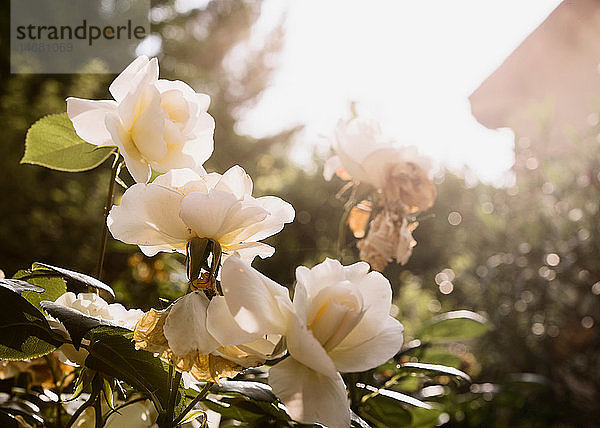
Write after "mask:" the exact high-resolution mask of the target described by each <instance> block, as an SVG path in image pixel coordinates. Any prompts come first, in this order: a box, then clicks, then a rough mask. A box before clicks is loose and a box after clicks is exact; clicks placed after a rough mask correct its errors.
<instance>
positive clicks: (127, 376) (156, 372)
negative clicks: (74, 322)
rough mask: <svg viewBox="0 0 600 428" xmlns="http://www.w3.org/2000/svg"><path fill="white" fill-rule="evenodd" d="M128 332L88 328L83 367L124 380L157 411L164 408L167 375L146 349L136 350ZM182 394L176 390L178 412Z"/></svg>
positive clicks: (165, 403) (168, 381)
mask: <svg viewBox="0 0 600 428" xmlns="http://www.w3.org/2000/svg"><path fill="white" fill-rule="evenodd" d="M130 335H131V332H130V331H129V330H126V329H122V328H118V327H106V326H103V327H98V328H96V329H93V330H91V332H90V335H89V338H90V345H89V347H88V351H89V353H90V355H89V356H88V357H87V358H86V360H85V365H86V367H89V368H92V369H95V370H98V371H99V372H102V373H104V374H106V375H108V376H114V377H116V378H117V379H121V380H124V381H125V382H127V383H128V384H129V385H131V386H132V387H134V388H136V389H137V390H138V391H140V392H142V393H144V394H146V395H147V396H148V397H150V398H151V399H152V401H153V402H154V405H155V406H156V409H157V410H158V412H159V413H163V412H164V410H165V409H166V408H167V404H168V402H169V395H170V376H169V373H168V371H166V370H165V368H164V366H163V364H162V363H161V361H160V360H159V359H158V358H155V357H154V355H153V354H152V353H150V352H147V351H143V350H136V349H135V345H134V343H133V342H132V340H131V339H130V338H129V337H128V336H130ZM183 399H184V396H183V394H182V391H178V392H177V398H176V406H175V408H176V409H178V411H181V408H182V406H183Z"/></svg>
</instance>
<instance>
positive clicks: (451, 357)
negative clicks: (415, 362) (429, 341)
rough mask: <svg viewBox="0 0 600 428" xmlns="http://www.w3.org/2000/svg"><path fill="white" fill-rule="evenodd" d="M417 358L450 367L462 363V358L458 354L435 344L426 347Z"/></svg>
mask: <svg viewBox="0 0 600 428" xmlns="http://www.w3.org/2000/svg"><path fill="white" fill-rule="evenodd" d="M419 360H421V361H427V363H429V364H441V365H443V366H450V367H457V366H460V365H461V364H462V360H461V359H460V357H459V356H458V355H456V354H454V353H452V352H450V351H446V350H445V349H443V348H439V347H435V346H434V347H432V348H427V349H426V350H425V352H423V355H422V357H421V358H419Z"/></svg>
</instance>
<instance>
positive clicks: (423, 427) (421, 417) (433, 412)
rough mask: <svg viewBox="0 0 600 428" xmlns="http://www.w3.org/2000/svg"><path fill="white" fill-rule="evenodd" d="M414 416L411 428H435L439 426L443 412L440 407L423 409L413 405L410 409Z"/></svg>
mask: <svg viewBox="0 0 600 428" xmlns="http://www.w3.org/2000/svg"><path fill="white" fill-rule="evenodd" d="M409 411H410V414H411V416H412V421H411V423H410V426H411V428H433V427H435V426H438V420H439V418H440V415H441V414H442V410H439V409H422V408H420V407H412V408H410V409H409Z"/></svg>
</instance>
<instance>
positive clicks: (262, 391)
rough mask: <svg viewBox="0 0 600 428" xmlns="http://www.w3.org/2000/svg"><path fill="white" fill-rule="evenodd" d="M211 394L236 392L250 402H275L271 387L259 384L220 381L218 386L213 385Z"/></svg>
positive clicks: (275, 398)
mask: <svg viewBox="0 0 600 428" xmlns="http://www.w3.org/2000/svg"><path fill="white" fill-rule="evenodd" d="M211 392H213V393H218V394H222V393H227V392H237V393H239V394H242V395H244V396H246V397H248V398H250V399H252V400H257V401H267V402H271V403H276V402H277V397H276V396H275V394H273V391H272V390H271V387H270V386H269V385H266V384H264V383H260V382H250V381H239V380H222V381H221V384H220V385H217V384H215V385H213V387H212V388H211Z"/></svg>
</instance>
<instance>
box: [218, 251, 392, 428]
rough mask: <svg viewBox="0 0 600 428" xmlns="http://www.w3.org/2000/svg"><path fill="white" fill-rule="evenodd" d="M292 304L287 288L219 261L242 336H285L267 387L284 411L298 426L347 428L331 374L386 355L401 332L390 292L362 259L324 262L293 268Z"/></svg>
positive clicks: (337, 380) (342, 396)
mask: <svg viewBox="0 0 600 428" xmlns="http://www.w3.org/2000/svg"><path fill="white" fill-rule="evenodd" d="M296 279H297V284H296V291H295V295H294V300H293V303H292V302H291V301H290V299H289V297H288V294H287V289H285V288H284V287H282V286H280V285H279V284H277V283H275V282H273V281H272V280H270V279H269V278H267V277H265V276H264V275H262V274H260V273H259V272H258V271H256V270H255V269H253V268H252V267H250V266H248V265H245V264H244V263H243V262H242V261H241V260H240V259H239V258H236V257H231V258H229V259H228V260H227V261H226V262H225V263H224V264H223V272H222V284H221V285H222V287H223V292H224V295H225V300H226V302H227V305H228V307H229V309H230V311H231V313H232V314H233V316H234V318H235V320H236V321H237V322H238V324H239V325H240V326H241V327H242V328H243V329H245V330H246V331H248V332H253V333H255V334H260V333H263V334H266V333H269V332H277V333H280V334H283V335H285V337H286V342H287V348H288V351H289V353H290V358H287V359H285V360H283V361H281V362H279V363H277V364H276V365H274V366H273V367H272V368H271V370H270V374H269V384H270V385H271V387H272V388H273V391H274V392H275V394H276V395H277V396H278V397H279V399H280V400H281V401H282V402H283V403H284V404H285V406H286V407H287V409H288V412H289V414H290V415H291V416H292V417H293V418H294V419H296V420H299V421H301V422H304V423H315V422H318V423H321V424H324V425H326V426H328V427H333V428H335V427H348V426H349V425H350V408H349V404H348V400H347V398H346V388H345V385H344V382H343V380H342V378H341V376H340V374H339V373H338V371H341V372H360V371H364V370H368V369H371V368H373V367H376V366H378V365H380V364H382V363H384V362H385V361H387V360H388V359H390V358H391V357H393V356H394V355H395V354H396V353H397V352H398V351H399V350H400V347H401V346H402V342H403V327H402V325H401V324H400V323H399V322H398V321H397V320H396V319H394V318H393V317H391V316H390V309H391V300H392V291H391V287H390V284H389V282H388V281H387V279H385V277H383V276H382V275H381V274H380V273H379V272H369V265H368V264H366V263H363V262H360V263H355V264H353V265H350V266H342V265H341V264H340V263H339V262H338V261H337V260H331V259H327V260H325V262H323V263H321V264H320V265H317V266H316V267H314V268H313V269H308V268H306V267H299V268H298V269H297V270H296Z"/></svg>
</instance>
